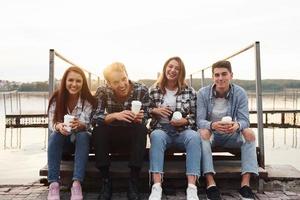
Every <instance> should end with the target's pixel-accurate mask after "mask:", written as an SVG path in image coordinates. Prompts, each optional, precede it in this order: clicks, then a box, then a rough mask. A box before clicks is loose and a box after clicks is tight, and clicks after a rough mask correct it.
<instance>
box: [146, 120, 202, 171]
mask: <svg viewBox="0 0 300 200" xmlns="http://www.w3.org/2000/svg"><path fill="white" fill-rule="evenodd" d="M150 142H151V147H150V170H149V172H150V173H160V174H163V167H164V154H165V150H166V149H167V148H169V147H171V146H175V147H178V148H182V149H185V150H186V175H193V176H197V177H199V176H200V174H201V169H200V162H201V139H200V137H199V134H198V133H197V132H196V131H194V130H191V129H185V130H183V131H180V132H178V131H176V129H175V128H174V127H173V126H171V125H167V126H164V127H163V128H162V129H155V130H154V131H153V132H152V133H151V135H150Z"/></svg>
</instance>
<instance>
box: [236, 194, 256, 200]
mask: <svg viewBox="0 0 300 200" xmlns="http://www.w3.org/2000/svg"><path fill="white" fill-rule="evenodd" d="M239 196H240V198H241V200H254V198H245V197H243V196H242V195H240V194H239Z"/></svg>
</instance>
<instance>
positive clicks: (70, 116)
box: [64, 115, 75, 132]
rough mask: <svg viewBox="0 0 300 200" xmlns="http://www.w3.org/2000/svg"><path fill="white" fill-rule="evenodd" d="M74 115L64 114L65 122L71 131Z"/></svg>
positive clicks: (67, 128)
mask: <svg viewBox="0 0 300 200" xmlns="http://www.w3.org/2000/svg"><path fill="white" fill-rule="evenodd" d="M74 118H75V117H74V116H73V115H65V116H64V124H65V125H66V127H65V128H66V130H67V131H68V132H71V126H70V125H71V123H70V122H71V121H73V120H74Z"/></svg>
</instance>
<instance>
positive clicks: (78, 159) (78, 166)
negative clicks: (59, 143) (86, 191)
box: [73, 131, 90, 182]
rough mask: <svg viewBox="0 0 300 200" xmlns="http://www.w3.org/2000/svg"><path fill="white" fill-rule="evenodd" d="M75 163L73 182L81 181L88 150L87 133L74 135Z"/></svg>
mask: <svg viewBox="0 0 300 200" xmlns="http://www.w3.org/2000/svg"><path fill="white" fill-rule="evenodd" d="M75 137H76V139H75V160H74V161H75V163H74V174H73V180H78V181H80V182H82V181H83V179H84V175H85V169H86V164H87V161H88V157H89V150H90V145H89V144H90V135H89V133H88V132H86V131H84V132H78V133H76V134H75Z"/></svg>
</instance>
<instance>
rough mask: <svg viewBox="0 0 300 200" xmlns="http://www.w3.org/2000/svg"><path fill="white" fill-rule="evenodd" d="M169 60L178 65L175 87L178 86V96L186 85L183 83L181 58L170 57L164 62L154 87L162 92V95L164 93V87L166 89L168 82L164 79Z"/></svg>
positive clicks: (183, 73) (183, 68)
mask: <svg viewBox="0 0 300 200" xmlns="http://www.w3.org/2000/svg"><path fill="white" fill-rule="evenodd" d="M171 60H175V61H177V62H178V64H179V75H178V79H177V86H178V90H177V94H180V93H181V91H182V89H183V87H186V85H187V84H186V82H185V67H184V63H183V62H182V60H181V58H180V57H178V56H175V57H171V58H169V59H168V60H167V61H166V62H165V64H164V68H163V70H162V73H161V74H160V76H159V78H158V79H157V81H156V83H155V85H157V86H158V87H159V88H160V89H161V90H162V91H163V94H165V93H166V89H165V87H166V85H167V81H168V80H167V77H166V69H167V66H168V64H169V62H170V61H171Z"/></svg>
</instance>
